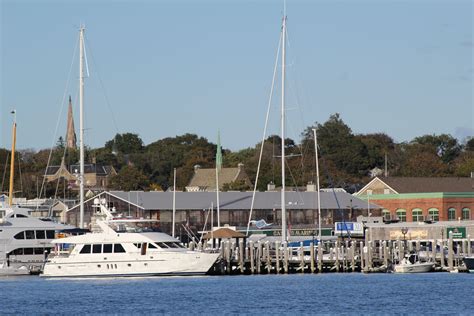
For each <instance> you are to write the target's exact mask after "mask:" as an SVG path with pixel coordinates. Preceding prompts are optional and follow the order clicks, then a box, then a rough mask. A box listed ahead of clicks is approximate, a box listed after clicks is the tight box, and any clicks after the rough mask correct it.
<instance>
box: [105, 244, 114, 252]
mask: <svg viewBox="0 0 474 316" xmlns="http://www.w3.org/2000/svg"><path fill="white" fill-rule="evenodd" d="M104 253H112V244H104Z"/></svg>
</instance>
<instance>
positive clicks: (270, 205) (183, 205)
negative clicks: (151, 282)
mask: <svg viewBox="0 0 474 316" xmlns="http://www.w3.org/2000/svg"><path fill="white" fill-rule="evenodd" d="M110 194H112V195H115V196H117V197H119V198H121V199H123V200H126V201H130V202H131V203H133V204H136V205H138V206H140V207H143V208H144V209H145V210H171V209H172V208H173V192H154V191H152V192H143V191H132V192H124V191H111V192H110ZM320 194H321V208H322V209H339V208H340V209H348V208H349V207H350V205H351V203H352V207H353V208H357V209H366V208H367V202H366V201H363V200H360V199H358V198H357V197H354V196H352V195H350V194H348V193H345V192H335V193H333V192H321V193H320ZM280 197H281V193H280V192H257V193H256V196H255V203H254V209H256V210H258V209H264V210H268V209H280V208H281V206H280V205H281V203H280ZM335 197H337V199H336V198H335ZM351 200H352V202H351ZM219 201H220V208H221V209H228V210H248V209H250V205H251V201H252V192H221V193H220V194H219ZM211 203H212V204H213V205H214V207H215V206H216V192H176V209H178V210H203V209H208V208H210V207H211ZM286 203H287V209H289V210H291V209H317V192H286ZM370 207H371V208H379V206H377V205H375V204H371V206H370Z"/></svg>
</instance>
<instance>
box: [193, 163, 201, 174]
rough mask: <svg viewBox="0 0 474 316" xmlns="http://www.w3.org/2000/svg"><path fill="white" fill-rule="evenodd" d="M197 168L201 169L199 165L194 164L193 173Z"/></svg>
mask: <svg viewBox="0 0 474 316" xmlns="http://www.w3.org/2000/svg"><path fill="white" fill-rule="evenodd" d="M199 169H201V166H200V165H194V173H196V172H197V171H198V170H199Z"/></svg>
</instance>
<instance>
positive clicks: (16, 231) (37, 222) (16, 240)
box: [0, 206, 72, 275]
mask: <svg viewBox="0 0 474 316" xmlns="http://www.w3.org/2000/svg"><path fill="white" fill-rule="evenodd" d="M67 228H72V226H66V225H63V224H60V223H56V222H53V221H51V220H46V219H40V218H38V217H34V216H31V215H30V214H29V212H28V209H25V208H19V207H15V206H14V207H0V275H17V274H29V273H38V272H39V271H40V269H41V267H42V266H43V264H44V262H45V258H46V254H48V253H49V252H50V251H51V249H52V248H53V245H52V244H51V241H52V240H53V239H54V238H55V232H56V231H59V230H63V229H67Z"/></svg>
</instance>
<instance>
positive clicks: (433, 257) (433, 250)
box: [431, 239, 436, 263]
mask: <svg viewBox="0 0 474 316" xmlns="http://www.w3.org/2000/svg"><path fill="white" fill-rule="evenodd" d="M431 261H432V262H434V263H436V239H433V240H432V241H431Z"/></svg>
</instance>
